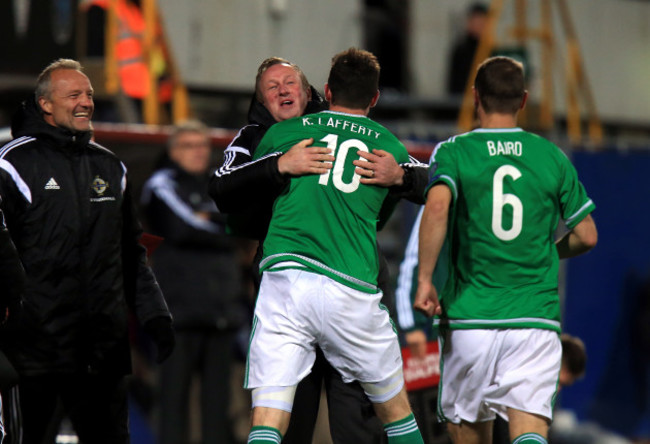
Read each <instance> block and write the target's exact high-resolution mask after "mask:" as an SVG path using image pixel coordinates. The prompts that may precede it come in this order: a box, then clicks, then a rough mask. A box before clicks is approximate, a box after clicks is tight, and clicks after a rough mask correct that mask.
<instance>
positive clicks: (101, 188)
mask: <svg viewBox="0 0 650 444" xmlns="http://www.w3.org/2000/svg"><path fill="white" fill-rule="evenodd" d="M90 188H92V189H93V190H94V191H95V193H97V195H98V196H102V195H103V194H104V192H106V189H107V188H108V182H106V181H105V180H104V179H102V178H101V177H99V176H95V178H94V179H93V182H92V184H91V185H90Z"/></svg>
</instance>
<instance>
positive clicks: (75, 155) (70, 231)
mask: <svg viewBox="0 0 650 444" xmlns="http://www.w3.org/2000/svg"><path fill="white" fill-rule="evenodd" d="M12 134H13V136H14V137H15V139H14V140H12V141H11V142H9V143H8V144H7V145H5V146H4V147H2V148H1V149H0V197H1V198H2V203H1V208H2V211H3V212H4V215H5V219H6V224H7V228H8V229H9V232H10V234H11V237H12V239H13V241H14V244H15V246H16V249H17V250H18V253H19V255H20V259H21V261H22V263H23V266H24V268H25V271H26V274H27V286H26V290H25V294H24V303H23V310H22V315H21V319H20V320H18V322H16V321H14V322H12V320H11V319H10V322H9V323H8V325H5V326H4V327H3V328H2V330H1V332H0V346H1V347H2V349H3V350H4V351H5V352H6V353H7V355H8V356H9V358H10V360H11V361H12V363H13V364H14V366H15V367H16V369H17V370H18V372H19V374H21V375H22V376H34V375H40V374H51V373H73V372H87V371H89V372H93V373H110V374H118V375H119V374H127V373H129V372H130V371H131V361H130V352H129V342H128V328H127V313H128V308H129V307H130V308H132V309H133V311H134V312H135V314H136V316H137V318H138V320H139V321H140V323H142V324H143V323H145V322H147V321H148V320H150V319H153V318H156V317H161V316H162V317H171V315H170V314H169V310H168V309H167V305H166V303H165V300H164V298H163V295H162V293H161V291H160V288H159V286H158V284H157V282H156V279H155V277H154V275H153V273H152V271H151V269H150V268H149V267H148V266H147V264H146V256H145V249H144V247H142V246H141V245H140V244H139V238H140V235H141V232H142V229H141V226H140V223H139V222H138V220H137V218H136V216H135V210H134V206H133V202H132V199H131V195H130V192H129V187H128V185H127V182H126V168H125V167H124V165H123V164H122V163H121V162H120V161H119V159H118V158H117V157H116V156H115V155H114V154H113V153H112V152H110V151H109V150H107V149H106V148H104V147H102V146H100V145H98V144H97V143H94V142H91V141H90V136H91V135H90V133H89V132H81V133H72V132H70V131H68V130H65V129H62V128H57V127H53V126H51V125H49V124H47V123H46V122H45V121H44V120H43V118H42V117H41V115H40V114H39V111H38V110H37V108H36V105H35V103H34V101H33V100H27V101H26V102H25V104H23V106H22V107H21V109H19V110H18V112H17V113H16V115H15V116H14V119H13V121H12Z"/></svg>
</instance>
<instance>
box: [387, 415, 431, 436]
mask: <svg viewBox="0 0 650 444" xmlns="http://www.w3.org/2000/svg"><path fill="white" fill-rule="evenodd" d="M384 430H385V431H386V434H387V435H388V443H389V444H424V441H423V440H422V435H421V434H420V429H418V425H417V423H416V422H415V416H413V413H411V414H410V415H408V416H407V417H406V418H404V419H400V420H399V421H395V422H390V423H388V424H384Z"/></svg>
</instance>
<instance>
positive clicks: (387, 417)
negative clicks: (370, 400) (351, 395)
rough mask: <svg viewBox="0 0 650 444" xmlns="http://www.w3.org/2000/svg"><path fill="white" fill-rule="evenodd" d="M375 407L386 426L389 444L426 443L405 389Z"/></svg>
mask: <svg viewBox="0 0 650 444" xmlns="http://www.w3.org/2000/svg"><path fill="white" fill-rule="evenodd" d="M373 405H374V407H375V412H376V413H377V416H378V417H379V419H381V422H382V423H383V424H384V430H386V434H387V435H388V442H389V444H398V443H399V444H402V443H403V444H418V443H424V441H423V439H422V435H421V434H420V430H419V429H418V426H417V423H416V422H415V417H414V416H413V412H412V411H411V406H410V405H409V401H408V397H407V395H406V390H405V389H404V388H403V387H402V390H401V391H400V392H399V393H398V394H397V395H396V396H394V397H393V398H391V399H389V400H388V401H386V402H382V403H377V404H373Z"/></svg>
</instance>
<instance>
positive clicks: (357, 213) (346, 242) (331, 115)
mask: <svg viewBox="0 0 650 444" xmlns="http://www.w3.org/2000/svg"><path fill="white" fill-rule="evenodd" d="M307 138H313V139H314V143H313V145H316V146H327V147H329V148H331V149H332V150H333V154H334V156H335V157H336V160H335V161H334V165H333V168H332V169H331V170H329V171H328V172H327V173H324V174H321V175H307V176H301V177H294V178H292V179H291V181H290V183H289V185H288V186H287V188H286V189H285V190H284V191H283V193H282V194H281V195H280V196H279V197H278V198H277V199H276V201H275V204H274V207H273V217H272V219H271V223H270V226H269V231H268V234H267V236H266V239H265V241H264V245H263V251H264V257H263V259H262V262H261V264H260V270H261V271H264V270H268V269H271V268H273V269H278V268H283V267H284V268H303V269H305V268H306V269H308V270H310V271H314V272H317V273H320V274H324V275H326V276H329V277H330V278H332V279H334V280H336V281H338V282H340V283H342V284H344V285H348V286H350V287H352V288H355V289H357V290H361V291H366V292H369V293H375V292H376V291H377V289H376V285H377V272H378V260H377V245H376V232H377V222H378V220H379V216H380V212H381V213H382V215H383V213H384V210H385V208H384V209H382V206H383V204H384V200H385V198H386V196H387V194H388V190H387V189H386V188H382V187H378V186H372V185H364V184H361V183H360V179H361V176H359V175H358V174H356V173H355V172H354V170H355V166H354V165H353V164H352V162H353V161H354V160H357V159H360V157H359V155H357V152H358V151H366V152H372V150H373V149H382V150H385V151H387V152H389V153H390V154H392V155H393V156H394V157H395V160H396V161H397V162H398V163H401V162H408V160H409V158H408V153H407V151H406V148H405V147H404V145H403V144H402V143H401V142H400V141H399V140H398V139H397V138H396V137H395V136H394V135H393V134H391V133H390V132H389V131H388V130H387V129H386V128H384V127H383V126H381V125H380V124H378V123H376V122H374V121H372V120H371V119H369V118H367V117H365V116H360V115H355V114H344V113H337V112H333V111H323V112H320V113H316V114H310V115H306V116H303V117H297V118H294V119H289V120H285V121H284V122H280V123H277V124H275V125H273V126H272V127H271V128H270V129H269V131H268V132H267V133H266V135H265V136H264V138H263V139H262V141H261V142H260V144H259V146H258V147H257V150H256V151H255V155H254V158H253V160H256V159H260V158H262V157H264V156H267V155H272V154H273V153H277V152H286V151H288V150H289V149H290V148H291V147H292V146H293V145H295V144H296V143H298V142H300V141H301V140H304V139H307Z"/></svg>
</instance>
